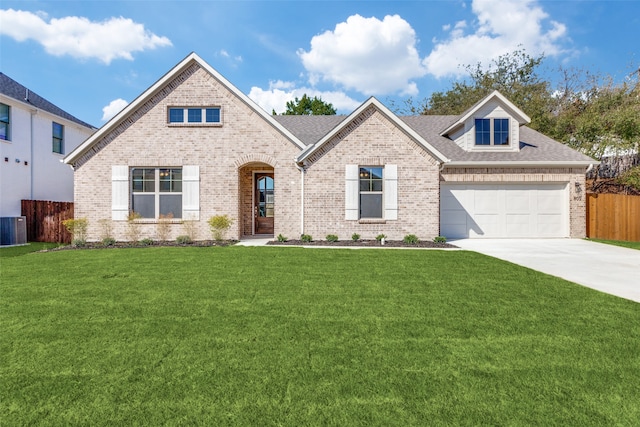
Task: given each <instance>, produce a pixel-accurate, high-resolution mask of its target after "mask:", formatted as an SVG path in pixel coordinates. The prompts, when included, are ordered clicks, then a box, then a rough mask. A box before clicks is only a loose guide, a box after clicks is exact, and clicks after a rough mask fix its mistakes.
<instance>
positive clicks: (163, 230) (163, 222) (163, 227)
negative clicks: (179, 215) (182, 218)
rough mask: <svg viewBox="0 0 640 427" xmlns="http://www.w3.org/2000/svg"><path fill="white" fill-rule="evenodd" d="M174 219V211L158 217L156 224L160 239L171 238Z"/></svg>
mask: <svg viewBox="0 0 640 427" xmlns="http://www.w3.org/2000/svg"><path fill="white" fill-rule="evenodd" d="M172 219H173V214H172V213H169V214H167V215H160V218H159V219H158V224H157V226H156V230H157V233H158V240H169V231H170V227H171V220H172Z"/></svg>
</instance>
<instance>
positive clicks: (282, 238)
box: [278, 234, 289, 242]
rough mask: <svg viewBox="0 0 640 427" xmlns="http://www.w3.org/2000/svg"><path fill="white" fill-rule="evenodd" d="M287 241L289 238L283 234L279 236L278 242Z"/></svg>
mask: <svg viewBox="0 0 640 427" xmlns="http://www.w3.org/2000/svg"><path fill="white" fill-rule="evenodd" d="M287 240H289V239H288V238H287V237H285V236H283V235H282V234H278V242H286V241H287Z"/></svg>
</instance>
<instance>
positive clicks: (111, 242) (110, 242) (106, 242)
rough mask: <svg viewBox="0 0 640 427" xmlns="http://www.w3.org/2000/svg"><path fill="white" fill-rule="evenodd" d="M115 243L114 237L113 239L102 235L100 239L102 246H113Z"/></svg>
mask: <svg viewBox="0 0 640 427" xmlns="http://www.w3.org/2000/svg"><path fill="white" fill-rule="evenodd" d="M115 244H116V239H114V238H113V237H104V238H103V239H102V245H103V246H113V245H115Z"/></svg>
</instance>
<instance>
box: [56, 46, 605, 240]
mask: <svg viewBox="0 0 640 427" xmlns="http://www.w3.org/2000/svg"><path fill="white" fill-rule="evenodd" d="M528 122H529V118H528V117H527V116H526V114H525V113H523V112H522V111H520V110H519V109H518V108H517V107H516V106H515V105H513V104H512V103H511V102H509V101H508V100H507V99H505V98H504V97H503V96H502V95H501V94H499V93H497V92H494V93H492V94H490V95H489V96H487V97H486V98H484V99H483V100H482V101H480V102H479V103H478V104H477V105H475V106H474V107H473V108H471V109H470V110H468V111H467V112H466V113H464V114H463V115H461V116H410V117H398V116H396V115H395V114H394V113H393V112H392V111H390V110H389V109H388V108H387V107H385V106H384V105H383V104H381V103H380V102H379V101H378V100H376V99H375V98H370V99H369V100H367V101H366V102H364V103H363V104H362V105H361V106H360V107H359V108H358V109H356V110H355V111H354V112H353V113H351V114H350V115H348V116H273V115H270V114H268V113H266V112H265V111H264V110H262V109H261V108H260V107H259V106H257V105H256V104H255V103H254V102H253V101H251V100H250V99H249V98H248V97H247V96H246V95H244V94H243V93H241V92H240V91H239V90H238V89H237V88H235V87H234V86H233V85H232V84H231V83H230V82H229V81H227V80H226V79H225V78H224V77H222V76H221V75H220V74H219V73H218V72H217V71H216V70H214V69H213V68H212V67H211V66H210V65H208V64H207V63H206V62H204V61H203V60H202V59H201V58H200V57H198V56H197V55H196V54H190V55H189V56H187V57H186V58H185V59H184V60H182V61H181V62H180V63H179V64H177V65H176V66H175V67H174V68H173V69H172V70H170V71H169V72H168V73H167V74H166V75H164V76H163V77H162V78H161V79H160V80H158V81H157V82H156V83H155V84H154V85H153V86H151V87H150V88H149V89H147V90H146V91H145V92H144V93H142V94H141V95H140V96H139V97H138V98H137V99H136V100H135V101H133V102H132V103H131V104H130V105H129V106H128V107H126V108H125V109H124V110H123V111H122V112H120V113H119V114H118V115H117V116H115V117H114V118H113V119H112V120H110V121H109V122H108V123H107V124H105V125H104V126H103V127H102V128H101V129H100V130H99V131H98V132H96V133H95V134H94V135H93V136H91V137H90V138H89V139H88V140H87V141H85V142H84V143H83V144H82V145H81V146H79V147H78V148H77V149H76V150H75V151H73V152H72V153H70V154H69V156H68V157H67V158H66V159H65V162H66V163H69V164H70V165H72V166H73V167H74V169H75V183H76V199H75V202H76V205H75V213H76V217H85V218H87V219H88V220H89V236H88V237H89V239H90V240H97V239H99V238H100V237H101V233H103V232H104V230H105V227H104V224H105V220H107V221H110V223H109V225H110V228H111V230H112V233H113V235H114V237H115V238H116V239H118V240H126V239H127V217H128V216H129V214H130V213H131V212H137V213H139V214H140V215H141V216H142V218H141V219H138V220H136V222H138V223H139V225H138V227H139V228H140V232H141V236H140V237H141V238H143V237H149V238H157V236H158V229H159V228H160V227H159V226H158V223H159V222H160V221H159V219H161V218H163V217H167V216H168V217H172V218H173V219H172V220H171V222H173V224H172V225H171V236H170V237H171V238H175V237H176V236H178V235H180V234H184V230H185V228H184V225H182V224H180V222H181V221H184V220H191V221H192V222H191V224H192V226H193V228H194V229H195V233H196V235H195V238H197V239H207V238H210V233H209V228H208V224H207V220H208V219H209V218H210V217H211V216H214V215H223V214H226V215H229V216H230V217H232V218H233V219H235V223H234V225H233V227H232V229H231V230H230V233H229V237H232V238H243V237H247V236H253V235H276V236H277V235H279V234H282V235H284V236H287V237H289V238H297V237H298V236H300V234H301V233H307V234H310V235H312V236H313V237H314V238H315V239H324V238H325V236H326V235H327V234H336V235H338V236H339V237H340V238H341V239H350V238H351V235H352V234H353V233H358V234H360V235H361V236H362V238H373V237H375V236H377V235H378V234H381V233H383V234H385V235H387V237H388V238H389V239H402V238H403V237H404V236H405V235H407V234H415V235H417V236H418V237H419V238H421V239H432V238H433V237H435V236H438V235H444V236H446V237H448V238H458V237H584V235H585V185H584V183H585V171H586V169H587V168H588V167H589V166H590V165H591V164H592V163H595V162H594V161H593V160H592V159H590V158H588V157H586V156H584V155H582V154H580V153H578V152H576V151H574V150H572V149H570V148H569V147H567V146H565V145H562V144H560V143H558V142H556V141H553V140H551V139H549V138H547V137H545V136H544V135H541V134H540V133H538V132H535V131H533V130H531V129H529V128H527V127H526V126H524V125H525V124H526V123H528ZM106 228H109V227H106Z"/></svg>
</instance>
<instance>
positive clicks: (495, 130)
mask: <svg viewBox="0 0 640 427" xmlns="http://www.w3.org/2000/svg"><path fill="white" fill-rule="evenodd" d="M475 128H476V130H475V132H476V141H475V145H476V146H478V147H482V146H508V145H509V119H475Z"/></svg>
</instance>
